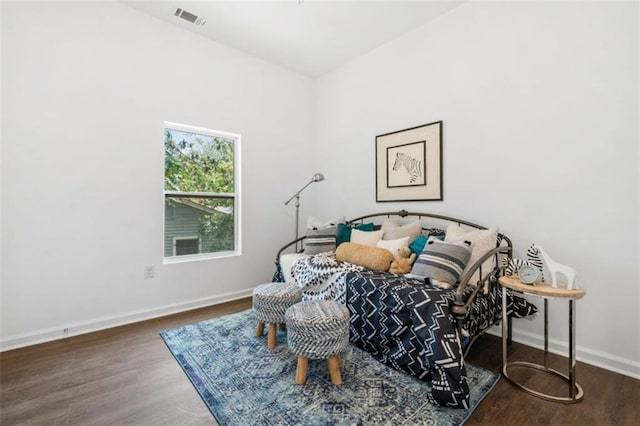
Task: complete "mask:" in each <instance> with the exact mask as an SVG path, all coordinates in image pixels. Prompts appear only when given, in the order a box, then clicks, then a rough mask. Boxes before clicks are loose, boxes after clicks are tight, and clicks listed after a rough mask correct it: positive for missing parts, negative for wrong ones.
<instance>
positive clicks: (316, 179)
mask: <svg viewBox="0 0 640 426" xmlns="http://www.w3.org/2000/svg"><path fill="white" fill-rule="evenodd" d="M323 180H324V175H323V174H322V173H316V174H314V175H313V176H312V177H311V180H310V181H309V182H307V184H306V185H305V186H303V187H302V188H300V190H298V192H296V193H295V194H293V195H292V196H291V198H289V199H288V200H287V201H286V202H285V203H284V205H285V206H286V205H289V203H290V202H291V200H293V199H294V198H295V199H296V204H295V206H296V240H297V239H298V227H299V226H298V223H299V220H300V193H301V192H302V191H304V190H305V189H307V187H308V186H309V185H311V184H312V183H314V182H321V181H323ZM297 251H298V242H296V252H297Z"/></svg>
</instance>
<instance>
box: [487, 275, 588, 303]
mask: <svg viewBox="0 0 640 426" xmlns="http://www.w3.org/2000/svg"><path fill="white" fill-rule="evenodd" d="M498 282H499V283H500V285H502V286H503V287H507V288H510V289H511V290H515V291H519V292H522V293H527V294H534V295H537V296H543V297H559V298H566V299H582V298H583V297H584V295H585V294H587V292H586V291H585V290H581V289H574V290H569V289H566V288H554V287H551V286H550V285H548V284H547V283H540V284H536V285H529V284H524V283H522V282H521V281H520V278H518V277H517V276H515V275H512V276H507V277H500V278H499V279H498Z"/></svg>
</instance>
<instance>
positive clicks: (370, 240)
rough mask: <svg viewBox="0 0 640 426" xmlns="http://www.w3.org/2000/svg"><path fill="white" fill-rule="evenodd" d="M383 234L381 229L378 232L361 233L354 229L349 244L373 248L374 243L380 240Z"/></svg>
mask: <svg viewBox="0 0 640 426" xmlns="http://www.w3.org/2000/svg"><path fill="white" fill-rule="evenodd" d="M383 233H384V231H383V230H382V229H381V230H379V231H361V230H359V229H354V230H352V231H351V242H352V243H358V244H364V245H365V246H374V247H375V245H376V243H377V242H378V241H380V240H381V239H382V234H383Z"/></svg>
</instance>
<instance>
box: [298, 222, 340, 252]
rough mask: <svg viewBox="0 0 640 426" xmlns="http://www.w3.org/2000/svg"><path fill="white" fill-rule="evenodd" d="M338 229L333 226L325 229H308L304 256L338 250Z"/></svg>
mask: <svg viewBox="0 0 640 426" xmlns="http://www.w3.org/2000/svg"><path fill="white" fill-rule="evenodd" d="M337 233H338V229H337V227H336V226H331V227H328V228H323V229H316V228H314V229H307V238H306V239H305V242H304V254H318V253H324V252H326V251H334V250H335V249H336V234H337Z"/></svg>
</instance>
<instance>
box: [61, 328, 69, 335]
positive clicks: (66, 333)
mask: <svg viewBox="0 0 640 426" xmlns="http://www.w3.org/2000/svg"><path fill="white" fill-rule="evenodd" d="M62 334H64V335H65V336H68V335H69V329H68V328H65V329H63V330H62Z"/></svg>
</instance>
